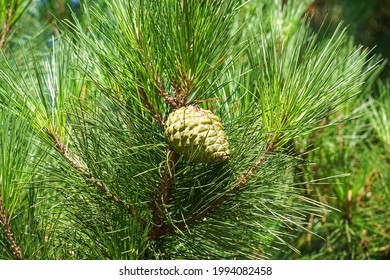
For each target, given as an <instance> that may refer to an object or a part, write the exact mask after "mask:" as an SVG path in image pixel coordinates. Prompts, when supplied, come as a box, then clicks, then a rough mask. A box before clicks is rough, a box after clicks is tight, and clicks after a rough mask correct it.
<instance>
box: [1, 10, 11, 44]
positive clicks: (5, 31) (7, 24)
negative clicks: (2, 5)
mask: <svg viewBox="0 0 390 280" xmlns="http://www.w3.org/2000/svg"><path fill="white" fill-rule="evenodd" d="M12 13H13V10H12V7H11V5H8V7H7V17H6V20H5V22H4V26H3V33H2V34H1V37H0V49H1V48H2V47H3V46H4V44H5V40H6V38H7V35H8V32H9V30H10V27H11V20H12Z"/></svg>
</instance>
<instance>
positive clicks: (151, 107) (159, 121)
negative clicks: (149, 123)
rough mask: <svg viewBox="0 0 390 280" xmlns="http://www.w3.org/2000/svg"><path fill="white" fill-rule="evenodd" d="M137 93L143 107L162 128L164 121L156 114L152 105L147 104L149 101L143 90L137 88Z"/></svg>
mask: <svg viewBox="0 0 390 280" xmlns="http://www.w3.org/2000/svg"><path fill="white" fill-rule="evenodd" d="M138 92H139V93H140V95H141V97H142V100H143V102H144V105H145V106H146V108H148V110H149V112H150V114H151V115H152V117H153V118H154V119H155V120H156V121H157V122H158V123H159V124H161V125H162V126H163V125H164V120H163V118H162V116H161V115H159V114H157V112H156V110H155V109H154V107H153V105H152V104H150V102H149V99H148V97H147V95H146V93H145V91H144V89H143V88H138Z"/></svg>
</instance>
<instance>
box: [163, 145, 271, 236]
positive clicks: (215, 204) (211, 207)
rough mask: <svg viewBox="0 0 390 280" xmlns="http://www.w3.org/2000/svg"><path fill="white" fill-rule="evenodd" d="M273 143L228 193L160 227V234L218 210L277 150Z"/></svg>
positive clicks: (179, 227)
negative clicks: (188, 215)
mask: <svg viewBox="0 0 390 280" xmlns="http://www.w3.org/2000/svg"><path fill="white" fill-rule="evenodd" d="M273 143H274V142H268V144H267V145H266V147H265V150H264V153H263V154H262V155H261V157H260V158H259V159H258V160H257V161H256V162H255V163H254V164H253V166H252V167H251V168H250V169H249V170H248V171H246V172H244V173H243V174H242V175H241V176H240V177H239V179H238V180H237V181H236V183H235V184H234V186H233V187H232V188H231V189H230V190H229V191H228V192H227V193H225V194H224V195H222V196H220V197H218V198H217V199H215V200H214V201H212V202H211V203H210V204H209V205H208V207H207V208H206V209H204V210H203V211H201V212H199V213H197V214H195V215H194V216H192V217H190V218H188V219H187V220H185V221H183V222H180V223H177V224H175V225H164V226H163V227H162V228H161V229H159V230H160V233H161V234H160V235H162V234H171V233H173V232H174V230H175V228H178V229H181V230H182V229H185V228H186V227H187V226H188V225H189V224H193V223H195V222H196V221H199V220H201V219H202V218H204V217H206V216H207V215H209V214H211V213H212V212H214V211H215V210H217V209H218V207H220V206H221V205H222V204H223V203H224V202H225V201H227V200H228V199H229V198H230V197H231V194H233V193H235V192H237V191H239V190H240V189H242V188H243V187H244V186H245V185H246V183H247V182H248V181H249V179H250V178H251V176H252V175H253V174H254V173H255V172H256V171H257V170H259V169H260V168H261V167H262V166H263V165H264V163H265V161H266V159H267V156H268V155H269V154H271V153H272V152H273V151H274V150H275V145H274V144H273Z"/></svg>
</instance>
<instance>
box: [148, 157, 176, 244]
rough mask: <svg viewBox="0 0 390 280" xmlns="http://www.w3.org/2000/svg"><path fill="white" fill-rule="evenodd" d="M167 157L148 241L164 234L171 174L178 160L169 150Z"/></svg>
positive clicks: (169, 197) (169, 196)
mask: <svg viewBox="0 0 390 280" xmlns="http://www.w3.org/2000/svg"><path fill="white" fill-rule="evenodd" d="M167 156H168V162H167V163H166V165H165V166H164V168H163V173H162V176H161V181H160V188H159V190H158V192H157V196H156V199H155V202H154V203H155V205H154V210H153V226H152V229H151V230H150V234H149V240H156V239H158V238H159V237H160V236H161V235H162V234H164V233H165V228H166V225H164V221H165V213H166V207H167V206H168V205H169V204H170V199H171V187H172V180H173V173H174V172H175V165H176V163H177V160H178V155H177V154H176V153H175V152H173V151H171V150H168V151H167Z"/></svg>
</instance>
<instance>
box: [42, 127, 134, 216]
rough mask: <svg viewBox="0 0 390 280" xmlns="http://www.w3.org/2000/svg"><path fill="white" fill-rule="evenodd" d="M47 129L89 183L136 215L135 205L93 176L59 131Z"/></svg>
mask: <svg viewBox="0 0 390 280" xmlns="http://www.w3.org/2000/svg"><path fill="white" fill-rule="evenodd" d="M45 131H46V133H47V134H48V135H49V137H50V139H51V140H52V142H53V143H54V144H55V147H56V148H57V150H58V151H59V152H60V153H61V154H62V155H63V156H64V158H65V159H66V160H67V162H68V163H69V164H70V165H71V167H72V168H73V169H74V170H76V171H77V172H78V173H79V174H80V175H81V176H82V177H84V178H85V180H86V181H87V182H88V183H90V184H92V185H94V186H95V187H96V188H97V189H99V190H100V191H101V192H103V193H105V194H106V196H107V197H108V198H109V199H111V200H112V201H113V202H114V204H115V205H118V206H121V207H123V208H125V209H126V210H127V211H128V212H129V213H130V214H131V215H132V216H134V214H135V213H134V206H129V205H128V204H127V203H125V202H124V201H122V200H120V199H119V197H117V196H116V195H115V194H113V193H112V192H110V190H109V189H108V188H107V186H105V185H104V184H103V183H102V182H101V181H99V180H98V179H96V178H95V177H93V176H92V174H90V173H89V172H88V171H87V170H86V168H85V167H84V166H83V165H82V164H81V163H80V162H78V161H77V160H75V159H74V157H73V156H71V155H70V153H69V151H68V149H67V148H66V146H65V145H64V143H63V142H62V140H61V137H60V135H59V134H58V133H53V132H52V131H50V130H49V129H45Z"/></svg>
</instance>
